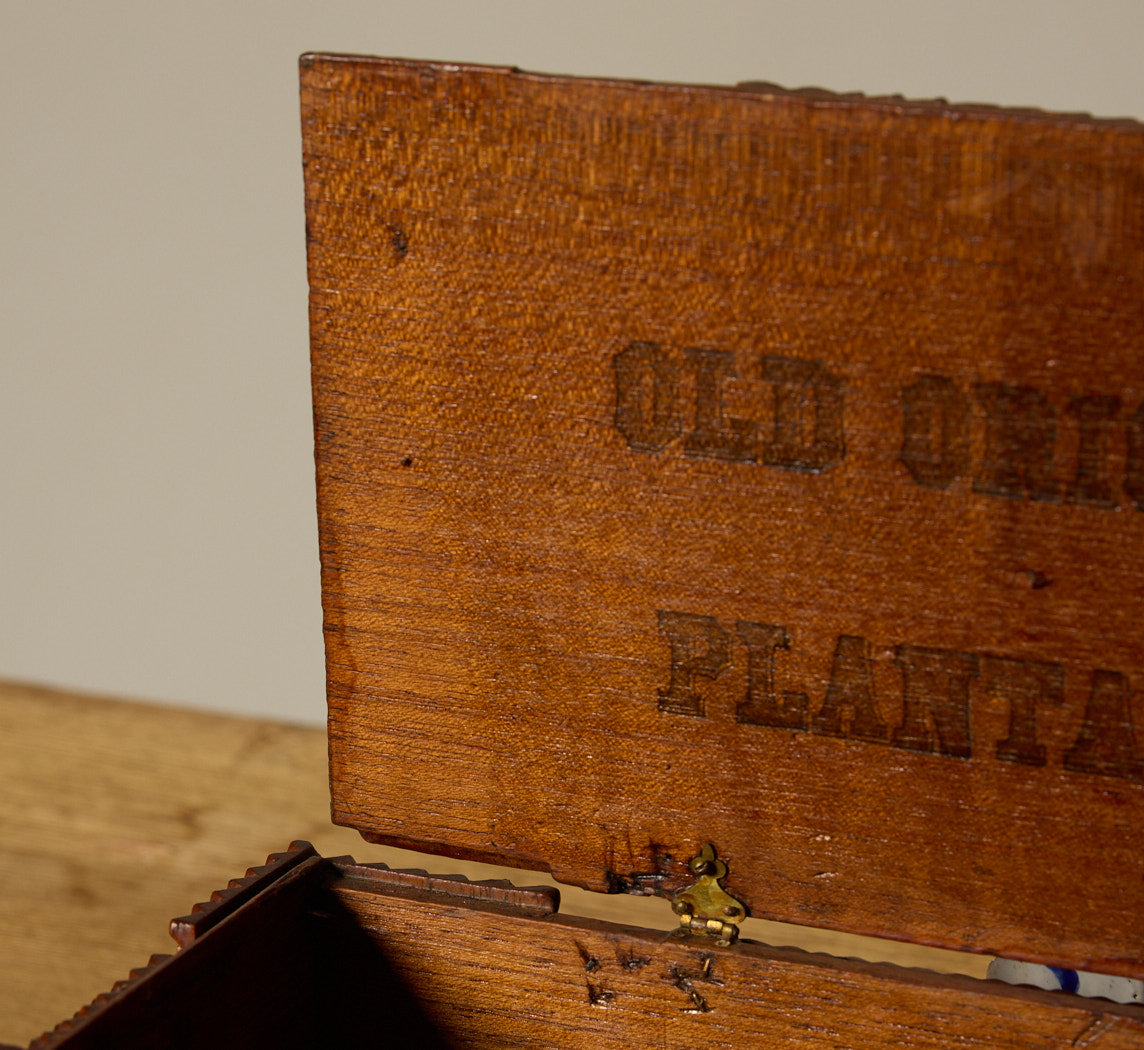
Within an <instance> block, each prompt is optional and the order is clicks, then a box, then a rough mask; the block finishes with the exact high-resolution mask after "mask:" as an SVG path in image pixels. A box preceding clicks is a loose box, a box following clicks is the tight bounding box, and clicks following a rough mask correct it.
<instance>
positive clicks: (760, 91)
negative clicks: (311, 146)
mask: <svg viewBox="0 0 1144 1050" xmlns="http://www.w3.org/2000/svg"><path fill="white" fill-rule="evenodd" d="M321 65H333V66H338V65H373V66H382V67H388V68H391V69H407V70H409V69H412V70H417V71H420V72H423V73H428V74H432V73H469V74H488V75H493V76H497V75H499V76H511V77H522V78H527V79H529V80H538V81H568V82H572V83H575V82H582V83H583V82H589V83H596V84H610V85H614V86H616V87H622V88H631V89H640V88H676V89H679V90H683V91H695V90H701V91H727V92H732V93H735V92H739V93H747V94H756V95H759V96H763V97H765V96H768V95H769V96H774V97H778V98H788V99H794V100H798V101H805V102H807V103H809V104H811V105H814V104H820V105H828V106H867V107H872V108H875V109H890V110H897V111H910V112H914V111H920V112H929V113H934V114H947V115H949V116H953V117H976V118H981V119H990V118H992V119H1001V120H1035V121H1038V122H1053V123H1058V124H1059V123H1068V124H1083V125H1089V126H1094V125H1095V126H1098V127H1104V128H1112V129H1116V130H1120V131H1128V132H1134V133H1137V134H1139V133H1140V132H1144V122H1142V121H1140V120H1137V119H1136V118H1134V117H1129V116H1120V117H1098V116H1094V115H1093V114H1091V113H1086V112H1058V111H1055V110H1048V109H1040V108H1038V107H1036V106H1002V105H997V104H994V103H989V102H950V101H948V100H947V99H945V98H922V99H915V98H907V97H905V96H903V95H867V94H865V93H864V92H861V91H832V90H830V89H828V88H820V87H809V86H808V87H801V88H786V87H782V86H781V85H778V84H773V83H771V82H770V81H766V80H743V81H740V82H738V83H736V84H687V83H678V82H672V81H658V80H638V79H630V78H629V79H625V78H622V77H598V76H568V75H566V74H558V73H538V72H536V71H534V70H529V69H521V68H520V67H519V66H494V65H479V64H475V63H469V62H427V61H423V60H417V59H403V58H385V57H380V56H376V55H351V54H337V53H326V52H318V51H309V52H306V53H305V54H303V55H301V56H300V57H299V59H298V66H299V70H300V72H301V73H302V74H303V76H313V75H314V74H315V72H316V70H317V67H319V66H321Z"/></svg>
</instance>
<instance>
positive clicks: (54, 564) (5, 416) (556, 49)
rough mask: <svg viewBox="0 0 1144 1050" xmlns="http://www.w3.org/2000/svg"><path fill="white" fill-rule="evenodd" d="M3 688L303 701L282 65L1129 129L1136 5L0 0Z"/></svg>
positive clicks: (311, 708) (306, 442) (287, 77)
mask: <svg viewBox="0 0 1144 1050" xmlns="http://www.w3.org/2000/svg"><path fill="white" fill-rule="evenodd" d="M0 40H2V41H3V45H4V48H3V49H4V61H3V63H2V65H0V85H2V88H0V113H2V115H3V116H2V121H3V123H2V128H0V130H2V139H0V266H2V268H3V269H2V276H0V317H2V319H3V323H2V327H0V484H2V485H3V496H2V499H0V677H8V678H23V679H28V680H34V681H42V682H49V683H57V684H61V685H67V686H73V687H80V688H85V689H90V690H94V691H103V692H111V693H118V694H123V695H127V696H136V697H144V698H150V699H158V700H166V701H174V702H180V703H188V704H195V705H202V706H210V707H216V708H224V709H230V710H235V711H242V712H251V713H257V714H262V715H270V714H276V715H281V716H284V717H288V718H291V719H295V720H303V721H310V722H317V721H320V720H321V719H322V718H323V716H324V708H323V699H322V696H323V685H322V667H321V663H322V657H321V633H320V609H319V602H318V571H317V553H316V548H317V540H316V532H315V524H314V510H313V478H312V459H311V449H310V418H309V411H310V410H309V403H308V389H307V383H308V373H307V357H306V353H307V350H306V311H305V298H306V289H305V270H304V258H303V253H304V246H303V236H302V230H303V225H302V204H301V200H302V185H301V171H300V163H299V139H298V130H297V124H298V121H297V105H296V86H295V81H296V73H295V60H296V57H297V55H298V54H299V53H300V52H302V51H305V50H318V49H322V50H336V51H355V52H366V53H377V54H387V55H403V56H409V57H418V58H440V59H448V60H458V61H473V62H486V63H494V64H501V63H504V64H515V65H519V66H523V67H525V68H530V69H536V70H541V71H545V72H568V73H581V74H597V75H613V76H629V77H646V78H653V79H671V80H690V81H701V82H713V83H727V82H733V81H736V80H744V79H767V80H772V81H776V82H778V83H782V84H785V85H787V86H791V87H797V86H802V85H807V84H815V85H820V86H824V87H829V88H833V89H836V90H851V89H858V90H864V91H868V92H876V93H884V92H901V93H904V94H908V95H912V96H933V95H944V96H947V97H949V98H951V99H954V100H959V101H986V102H1001V103H1007V104H1012V105H1040V106H1044V107H1049V108H1055V109H1069V110H1075V109H1080V110H1089V111H1092V112H1095V113H1097V114H1099V115H1103V116H1121V115H1130V116H1136V117H1144V61H1141V59H1142V57H1144V56H1142V45H1144V3H1141V2H1140V0H1118V2H1111V0H1103V2H1102V0H1089V2H1087V3H1085V4H1080V3H1077V2H1075V0H1039V2H1034V0H1027V2H1020V0H991V2H977V0H974V2H966V3H957V2H949V0H942V2H935V0H912V2H897V0H867V2H861V3H860V2H828V0H801V2H799V3H793V2H792V3H777V2H773V0H758V2H755V3H749V2H739V3H720V2H717V0H716V2H713V3H709V4H706V5H704V4H701V3H699V2H698V0H689V2H686V3H680V2H675V0H660V2H658V3H634V2H628V3H625V2H623V0H614V2H612V3H603V2H598V0H581V2H579V3H574V4H573V3H563V4H560V5H546V4H544V3H540V2H532V3H524V2H510V0H500V2H497V3H484V4H482V3H479V2H474V0H469V2H463V0H447V2H432V0H422V2H420V3H413V2H407V0H402V2H401V3H395V2H373V3H367V2H364V0H341V2H326V3H321V4H319V3H308V2H303V0H276V2H273V3H271V2H266V0H260V2H242V0H229V2H225V3H224V2H219V0H209V2H208V0H199V2H197V3H185V4H174V3H162V2H158V0H146V2H143V0H136V2H113V0H86V2H83V3H81V2H78V0H77V2H74V3H68V4H64V3H53V2H48V0H35V2H33V0H28V2H18V0H0Z"/></svg>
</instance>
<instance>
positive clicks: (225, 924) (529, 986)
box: [33, 843, 1144, 1050]
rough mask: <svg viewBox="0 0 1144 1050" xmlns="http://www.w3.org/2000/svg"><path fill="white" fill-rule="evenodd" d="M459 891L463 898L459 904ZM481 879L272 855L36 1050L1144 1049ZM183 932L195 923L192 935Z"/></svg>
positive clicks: (1058, 1005) (904, 981)
mask: <svg viewBox="0 0 1144 1050" xmlns="http://www.w3.org/2000/svg"><path fill="white" fill-rule="evenodd" d="M449 883H452V887H453V890H452V892H450V889H449V885H448V884H449ZM495 889H496V888H495V887H491V886H485V887H479V886H473V885H471V884H468V883H466V882H465V880H463V879H453V880H438V881H437V882H436V884H435V885H434V886H432V887H429V886H427V885H426V883H425V879H424V874H423V873H421V872H412V873H403V872H397V871H389V870H385V871H380V870H378V869H375V868H371V867H369V866H366V865H360V864H357V863H356V862H354V861H353V860H352V858H341V859H338V860H334V861H322V860H321V859H320V858H317V857H315V856H314V853H313V850H312V848H310V847H309V845H308V844H306V843H295V844H294V846H293V847H292V848H291V850H290V851H288V852H286V853H282V854H276V855H274V856H272V857H271V858H270V859H269V861H268V863H267V864H266V865H264V866H261V867H259V868H255V869H252V870H251V871H250V872H248V873H247V876H246V877H245V878H243V879H240V880H235V881H234V882H232V883H231V885H230V887H229V888H228V889H227V890H225V891H220V892H219V893H217V894H215V895H214V896H213V897H212V901H211V902H210V903H208V904H206V905H203V906H201V907H200V908H197V909H196V912H195V914H196V916H197V917H198V918H197V920H196V921H194V922H193V923H190V924H188V923H186V922H183V921H181V920H176V921H175V922H174V923H172V927H173V928H174V929H177V930H178V931H179V932H180V934H181V938H180V943H181V950H180V951H179V953H178V954H177V955H175V956H173V957H162V958H158V959H156V960H153V961H152V964H151V965H150V966H149V967H147V968H145V969H143V970H141V971H139V972H138V973H136V974H134V975H133V976H132V978H131V980H130V981H128V982H125V983H124V984H123V985H122V986H121V987H118V988H116V989H115V990H113V991H112V993H110V994H109V995H106V996H101V997H100V998H99V999H98V1000H97V1002H96V1003H94V1004H93V1005H92V1006H91V1007H89V1008H87V1009H85V1010H84V1011H81V1013H80V1015H79V1016H77V1017H76V1018H75V1019H73V1020H71V1021H69V1022H65V1023H64V1024H62V1025H60V1026H59V1027H58V1028H57V1029H56V1031H55V1032H53V1033H49V1034H48V1035H46V1036H45V1037H44V1038H43V1039H41V1040H38V1041H37V1042H36V1043H35V1044H33V1050H56V1048H59V1050H80V1048H82V1047H89V1046H91V1047H99V1046H111V1045H114V1046H116V1047H119V1048H121V1050H136V1048H142V1047H148V1048H150V1047H154V1046H163V1047H168V1048H182V1047H187V1048H190V1047H201V1046H212V1047H216V1046H217V1047H230V1046H235V1047H240V1046H241V1047H275V1048H276V1050H279V1048H285V1047H298V1048H303V1047H318V1046H322V1047H325V1046H351V1045H352V1046H359V1045H376V1046H400V1047H408V1046H418V1047H425V1048H426V1050H432V1048H436V1047H441V1048H445V1047H450V1048H458V1047H471V1048H488V1050H493V1048H504V1047H518V1048H525V1047H536V1048H537V1050H539V1048H541V1047H544V1048H548V1047H561V1048H565V1050H574V1048H579V1047H583V1048H593V1050H594V1048H596V1047H599V1046H608V1047H632V1048H636V1047H639V1048H643V1047H648V1046H709V1047H712V1048H718V1047H728V1048H737V1047H742V1046H768V1047H808V1048H811V1047H822V1048H824V1050H825V1048H827V1047H837V1046H846V1047H851V1048H853V1050H863V1048H871V1050H874V1048H882V1047H885V1046H886V1045H888V1044H887V1034H888V1033H892V1036H893V1039H894V1041H895V1045H898V1044H900V1045H908V1046H918V1047H947V1046H952V1045H957V1046H963V1047H969V1048H973V1047H981V1048H985V1047H991V1048H992V1047H1014V1048H1016V1047H1021V1048H1022V1050H1024V1048H1037V1047H1046V1048H1048V1047H1057V1046H1062V1045H1072V1046H1089V1045H1095V1044H1099V1046H1100V1047H1101V1048H1102V1050H1103V1048H1108V1050H1116V1048H1121V1047H1140V1046H1142V1045H1144V1009H1141V1008H1140V1007H1136V1006H1119V1005H1116V1004H1113V1003H1109V1002H1103V1001H1097V1000H1085V999H1079V998H1077V997H1075V996H1066V995H1063V994H1059V993H1058V994H1049V993H1044V992H1039V991H1034V990H1031V989H1018V988H1011V987H1009V986H1007V985H1003V984H999V983H997V982H994V981H977V980H973V979H970V978H965V977H947V976H941V975H938V974H935V973H930V972H926V971H922V970H906V969H901V968H899V967H895V966H886V965H875V964H870V963H862V962H858V961H855V960H841V959H836V958H831V957H828V956H814V955H808V954H806V953H805V952H800V951H796V950H789V949H774V948H764V947H762V946H759V945H755V944H749V943H741V944H739V945H737V946H735V947H733V948H730V949H719V948H717V947H715V946H714V945H713V944H712V943H711V942H710V941H705V940H704V939H703V938H686V939H680V938H678V937H676V936H674V935H672V934H665V933H660V932H655V931H650V930H645V929H638V928H634V927H625V926H621V925H616V924H609V923H600V922H595V921H593V920H589V919H575V918H565V917H563V916H559V915H551V914H549V915H539V914H538V913H537V908H536V902H535V901H530V900H529V899H527V895H526V896H525V897H519V898H514V897H512V896H511V895H505V894H497V893H496V892H493V891H494V890H495ZM180 923H181V925H180Z"/></svg>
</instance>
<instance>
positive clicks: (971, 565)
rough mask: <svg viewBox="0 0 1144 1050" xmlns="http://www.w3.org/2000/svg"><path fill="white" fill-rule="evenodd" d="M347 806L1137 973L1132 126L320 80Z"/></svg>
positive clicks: (1139, 371) (410, 831) (408, 72)
mask: <svg viewBox="0 0 1144 1050" xmlns="http://www.w3.org/2000/svg"><path fill="white" fill-rule="evenodd" d="M302 82H303V87H302V103H303V133H304V143H305V165H306V186H307V189H306V193H307V224H308V236H309V273H310V287H311V324H312V343H313V365H314V396H315V432H316V438H317V458H318V484H319V501H320V531H321V546H322V551H321V553H322V565H323V599H324V605H325V630H326V642H327V660H328V672H329V695H330V704H331V721H330V739H331V755H332V778H333V779H332V789H333V799H334V814H335V819H336V820H338V821H339V822H342V823H346V824H349V825H352V826H355V827H358V828H359V829H361V830H362V831H363V832H364V833H366V834H367V835H369V836H371V837H373V838H376V839H377V840H379V841H385V842H389V843H394V844H399V845H414V844H415V845H417V846H418V847H419V848H424V849H427V850H430V851H433V852H440V853H447V854H451V855H455V856H466V857H476V858H493V857H502V858H507V860H508V862H509V863H516V864H522V865H528V866H533V867H538V866H539V867H548V868H550V869H551V870H552V871H553V873H554V874H555V875H556V877H557V878H559V879H561V880H564V881H570V882H575V883H579V884H583V885H586V886H590V887H592V888H593V889H597V890H604V889H612V890H634V891H638V892H660V893H665V892H669V891H670V890H671V889H673V888H674V887H677V886H678V885H680V883H681V882H682V880H683V878H684V876H685V865H686V861H687V859H688V857H690V856H691V855H692V854H693V853H695V852H696V851H697V849H698V847H699V846H700V845H701V844H702V843H703V842H705V841H708V840H709V841H711V842H713V843H714V844H715V846H716V848H717V850H718V852H719V854H720V856H722V857H724V858H725V859H726V860H727V862H728V864H729V865H730V876H729V878H728V885H729V887H730V888H731V890H732V891H733V892H735V893H737V894H738V895H739V896H741V897H742V898H743V899H744V900H745V901H746V902H747V904H748V905H749V906H750V908H751V911H752V914H754V915H756V916H763V917H766V918H772V919H782V920H789V921H795V922H799V923H806V924H810V925H815V926H822V927H829V928H834V929H846V930H850V931H854V932H864V933H873V934H878V935H883V936H891V937H895V938H902V939H907V940H912V941H916V942H923V943H929V944H937V945H945V946H949V947H956V948H965V949H969V950H972V951H980V952H984V951H996V952H1000V953H1003V954H1007V955H1011V956H1015V957H1023V958H1027V959H1031V960H1038V961H1045V962H1050V963H1058V964H1062V965H1070V966H1079V967H1082V968H1089V969H1094V970H1098V971H1106V972H1113V973H1121V974H1130V975H1136V976H1141V975H1144V951H1142V949H1141V944H1142V943H1144V938H1142V936H1141V935H1142V933H1144V919H1142V916H1144V881H1142V880H1141V878H1140V874H1139V842H1140V836H1141V832H1142V831H1144V758H1142V756H1144V747H1142V746H1141V740H1140V734H1139V730H1138V727H1139V726H1140V724H1141V721H1142V720H1144V710H1142V707H1141V702H1140V699H1139V690H1138V686H1139V683H1140V680H1141V676H1142V675H1144V647H1142V646H1141V632H1140V623H1141V622H1142V620H1144V580H1142V578H1141V570H1140V565H1141V561H1140V557H1139V553H1140V550H1141V547H1140V543H1141V539H1142V537H1144V409H1142V408H1141V407H1140V406H1141V404H1142V401H1144V355H1142V354H1141V350H1142V349H1144V347H1142V340H1144V131H1142V129H1141V127H1140V126H1139V125H1137V124H1134V123H1131V122H1126V121H1121V122H1102V121H1094V120H1090V119H1088V118H1085V117H1080V116H1051V115H1045V114H1039V113H1033V112H1017V111H1005V110H996V109H990V108H987V107H963V108H956V107H949V106H946V105H945V104H943V103H910V102H906V101H903V100H900V99H883V100H865V99H861V98H857V97H831V96H825V95H823V94H821V93H783V92H780V91H778V90H777V89H772V88H767V87H761V88H756V89H753V90H742V89H730V88H728V89H719V88H690V87H679V86H664V85H647V84H634V83H609V82H602V81H594V80H570V79H563V78H552V77H543V76H536V75H531V74H523V73H519V72H515V71H512V70H508V69H476V68H469V67H460V66H433V65H428V64H420V63H405V62H397V61H384V60H372V59H349V58H338V57H321V56H307V57H305V58H304V59H303V61H302Z"/></svg>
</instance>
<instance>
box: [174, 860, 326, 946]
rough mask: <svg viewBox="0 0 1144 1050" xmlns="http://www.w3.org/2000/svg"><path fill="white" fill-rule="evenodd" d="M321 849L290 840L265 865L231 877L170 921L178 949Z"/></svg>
mask: <svg viewBox="0 0 1144 1050" xmlns="http://www.w3.org/2000/svg"><path fill="white" fill-rule="evenodd" d="M317 856H318V852H317V850H315V849H314V847H313V846H312V845H311V844H310V843H309V842H306V841H304V840H301V839H299V840H296V841H294V842H291V843H290V847H289V849H287V850H284V851H283V852H281V853H271V854H270V856H269V857H267V858H266V863H265V864H260V865H258V866H257V867H254V868H247V869H246V874H245V875H244V876H243V877H242V878H240V879H231V880H230V882H228V883H227V885H226V888H225V889H221V890H215V891H214V893H212V894H211V895H210V899H209V900H206V901H203V902H201V903H199V904H196V905H194V906H193V907H192V908H191V911H190V914H188V915H181V916H179V918H177V919H172V920H171V936H172V937H173V938H174V940H175V943H176V944H178V946H179V949H180V950H182V949H183V948H186V947H187V946H188V945H189V944H191V943H192V942H193V941H194V940H195V938H196V937H201V936H202V935H203V934H204V933H206V932H207V930H209V929H211V928H212V927H214V926H217V925H218V924H219V923H220V922H221V921H222V920H223V919H225V918H226V917H227V916H228V915H230V914H232V913H233V912H234V911H235V910H236V909H237V908H239V907H240V906H241V905H243V904H245V903H246V902H247V901H248V900H250V899H251V898H252V897H254V896H256V895H257V894H259V893H261V892H262V891H263V890H264V889H266V887H267V886H269V885H270V884H271V883H273V882H276V881H277V880H278V879H279V878H281V877H282V876H283V875H284V874H286V872H288V871H289V870H290V869H291V868H296V867H297V866H298V865H299V864H301V863H302V862H303V861H304V860H309V859H310V858H311V857H317Z"/></svg>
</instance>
